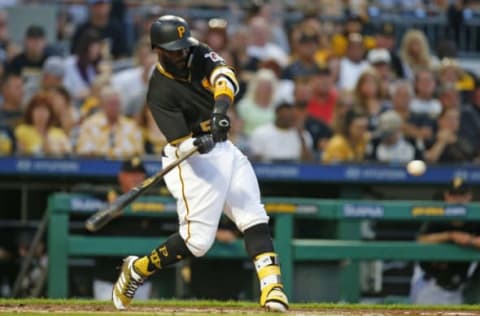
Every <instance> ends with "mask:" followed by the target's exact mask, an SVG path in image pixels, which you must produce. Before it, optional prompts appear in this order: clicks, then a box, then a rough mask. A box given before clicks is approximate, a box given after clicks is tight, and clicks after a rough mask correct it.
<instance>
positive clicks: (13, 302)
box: [0, 299, 480, 316]
mask: <svg viewBox="0 0 480 316" xmlns="http://www.w3.org/2000/svg"><path fill="white" fill-rule="evenodd" d="M53 305H55V306H58V307H59V309H60V310H61V307H62V306H64V307H65V309H72V311H70V310H68V311H65V312H58V314H61V315H75V316H83V315H106V316H110V315H112V316H113V315H125V316H127V315H128V316H131V315H134V316H136V315H159V316H163V315H175V316H183V315H196V316H201V315H209V316H211V315H212V314H217V313H221V312H222V309H223V312H225V313H226V314H227V315H231V316H233V315H242V316H246V315H251V314H255V315H272V314H267V313H264V312H262V310H261V309H260V307H259V305H258V304H257V303H255V302H244V301H240V302H239V301H208V300H198V301H197V300H149V301H136V302H134V303H133V304H132V311H130V312H128V311H127V312H121V313H119V312H115V311H114V310H113V307H112V305H111V303H110V302H108V301H95V300H86V299H68V300H62V299H0V315H2V316H4V315H31V316H38V315H48V314H53V313H54V312H53V311H52V310H50V309H49V307H51V306H53ZM16 306H20V307H21V308H22V309H25V307H26V306H28V308H27V310H25V311H14V310H12V309H13V307H16ZM42 308H43V309H42ZM142 308H145V311H142ZM162 308H163V309H164V310H163V311H162ZM175 308H178V310H175ZM185 308H188V310H182V309H185ZM210 308H211V309H218V311H210V310H206V309H210ZM290 308H291V310H293V311H294V312H308V314H309V315H323V316H325V315H344V314H345V313H346V314H349V315H360V313H359V314H356V313H355V312H356V311H359V312H360V311H362V313H361V314H362V315H365V311H371V312H372V313H375V315H388V314H389V311H397V312H396V313H395V314H398V311H401V310H405V311H406V310H408V311H409V315H414V314H416V312H418V314H421V313H422V312H427V311H429V312H432V311H436V312H448V311H450V312H452V311H463V312H469V311H470V312H473V311H475V312H479V311H480V306H479V305H451V306H414V305H405V304H374V305H373V304H342V303H338V304H337V303H335V304H334V303H295V304H291V306H290ZM6 309H10V310H9V311H5V310H6ZM97 309H98V310H99V311H97ZM165 309H166V310H165ZM2 310H4V311H2ZM37 310H38V312H37ZM412 312H413V313H412ZM337 313H338V314H337Z"/></svg>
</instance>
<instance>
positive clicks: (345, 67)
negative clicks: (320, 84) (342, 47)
mask: <svg viewBox="0 0 480 316" xmlns="http://www.w3.org/2000/svg"><path fill="white" fill-rule="evenodd" d="M364 55H365V48H364V46H363V37H362V35H361V34H359V33H351V34H349V35H348V46H347V52H346V55H345V57H343V58H342V59H341V60H340V71H339V77H338V88H339V89H340V90H353V88H354V87H355V85H356V84H357V80H358V78H359V77H360V75H361V74H362V72H363V71H364V70H366V69H367V68H368V66H369V64H368V62H367V61H366V60H365V56H364Z"/></svg>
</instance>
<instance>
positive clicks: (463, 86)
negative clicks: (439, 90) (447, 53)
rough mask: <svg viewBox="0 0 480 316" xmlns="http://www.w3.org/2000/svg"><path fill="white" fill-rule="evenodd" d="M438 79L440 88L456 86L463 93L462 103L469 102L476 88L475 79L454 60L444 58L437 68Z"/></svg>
mask: <svg viewBox="0 0 480 316" xmlns="http://www.w3.org/2000/svg"><path fill="white" fill-rule="evenodd" d="M437 78H438V82H439V84H440V86H444V85H451V86H454V87H455V88H456V89H457V90H458V91H459V92H460V93H461V95H460V97H461V98H462V101H467V99H468V97H469V96H470V94H471V92H472V90H473V89H474V86H475V79H474V77H473V76H472V75H471V74H469V73H468V72H467V71H464V70H463V69H462V67H460V65H459V64H458V61H457V60H456V59H452V58H442V60H441V61H440V64H439V65H438V68H437Z"/></svg>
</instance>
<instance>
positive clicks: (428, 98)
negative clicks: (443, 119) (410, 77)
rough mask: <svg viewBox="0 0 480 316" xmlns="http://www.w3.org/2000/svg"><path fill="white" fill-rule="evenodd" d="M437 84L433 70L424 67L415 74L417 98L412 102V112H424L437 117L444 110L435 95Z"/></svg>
mask: <svg viewBox="0 0 480 316" xmlns="http://www.w3.org/2000/svg"><path fill="white" fill-rule="evenodd" d="M436 86H437V84H436V82H435V77H434V75H433V72H432V71H431V70H428V69H423V70H419V71H418V72H417V73H416V74H415V82H414V87H415V98H414V99H413V100H412V103H411V104H410V110H411V111H412V113H417V114H422V113H423V114H427V115H429V116H430V117H431V118H436V117H437V116H438V115H439V114H440V112H442V106H441V104H440V102H439V101H438V100H437V99H436V98H435V97H434V93H435V88H436Z"/></svg>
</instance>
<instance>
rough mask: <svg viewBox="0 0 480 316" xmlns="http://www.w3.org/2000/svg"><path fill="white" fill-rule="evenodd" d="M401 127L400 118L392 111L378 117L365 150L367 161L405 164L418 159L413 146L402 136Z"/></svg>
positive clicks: (401, 120) (401, 121)
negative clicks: (376, 125) (376, 126)
mask: <svg viewBox="0 0 480 316" xmlns="http://www.w3.org/2000/svg"><path fill="white" fill-rule="evenodd" d="M402 125H403V119H402V117H401V116H400V114H398V113H397V112H395V111H394V110H388V111H386V112H383V113H382V114H381V115H380V117H379V122H378V129H377V131H376V132H375V133H374V138H373V139H372V140H371V141H370V144H369V146H368V147H369V148H368V150H367V155H368V159H369V160H374V161H379V162H384V163H407V162H409V161H411V160H414V159H416V158H420V157H419V155H418V153H419V152H418V151H417V150H416V149H415V147H414V145H413V144H411V143H410V142H409V141H408V140H407V139H405V137H404V136H403V132H402Z"/></svg>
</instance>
